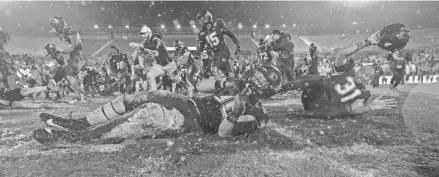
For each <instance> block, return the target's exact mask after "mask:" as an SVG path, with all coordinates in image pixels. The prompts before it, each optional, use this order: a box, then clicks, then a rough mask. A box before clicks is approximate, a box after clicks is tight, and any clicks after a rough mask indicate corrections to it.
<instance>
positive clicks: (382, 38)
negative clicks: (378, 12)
mask: <svg viewBox="0 0 439 177" xmlns="http://www.w3.org/2000/svg"><path fill="white" fill-rule="evenodd" d="M376 35H377V36H376V37H377V38H378V39H379V41H378V44H377V45H378V47H379V48H381V49H384V50H387V51H390V52H394V51H398V50H401V49H403V48H404V47H405V46H406V45H407V43H408V42H409V40H410V30H409V29H408V28H407V26H405V25H404V24H401V23H395V24H391V25H387V26H385V27H384V28H382V29H381V30H379V32H378V33H377V34H376Z"/></svg>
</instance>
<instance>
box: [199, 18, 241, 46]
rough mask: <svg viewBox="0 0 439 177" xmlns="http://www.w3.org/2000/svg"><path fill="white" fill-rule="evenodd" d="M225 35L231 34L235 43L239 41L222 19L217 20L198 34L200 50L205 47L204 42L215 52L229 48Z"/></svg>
mask: <svg viewBox="0 0 439 177" xmlns="http://www.w3.org/2000/svg"><path fill="white" fill-rule="evenodd" d="M224 35H227V36H229V37H230V38H231V39H232V40H233V42H234V43H235V44H236V43H237V41H238V40H237V39H236V37H235V35H234V34H233V33H232V32H231V31H230V30H229V29H227V28H226V27H225V24H224V21H222V20H217V22H215V23H214V24H213V25H212V26H211V28H209V29H206V28H203V29H201V30H200V32H199V33H198V36H197V42H198V49H199V51H201V50H202V49H204V44H208V45H209V47H210V49H212V51H213V52H219V51H222V50H223V49H225V48H227V49H228V47H227V44H226V42H225V40H224Z"/></svg>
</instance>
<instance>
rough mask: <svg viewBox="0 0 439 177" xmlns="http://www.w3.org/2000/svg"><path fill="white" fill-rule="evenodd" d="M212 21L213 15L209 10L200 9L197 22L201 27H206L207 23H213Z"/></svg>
mask: <svg viewBox="0 0 439 177" xmlns="http://www.w3.org/2000/svg"><path fill="white" fill-rule="evenodd" d="M212 21H213V17H212V14H211V13H210V12H209V11H207V10H202V11H200V12H198V15H197V22H198V24H199V25H200V26H201V27H203V28H204V27H206V25H207V24H209V23H211V24H212V23H213V22H212Z"/></svg>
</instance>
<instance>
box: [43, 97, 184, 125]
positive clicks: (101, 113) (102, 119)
mask: <svg viewBox="0 0 439 177" xmlns="http://www.w3.org/2000/svg"><path fill="white" fill-rule="evenodd" d="M148 102H153V103H157V104H161V105H163V106H165V107H169V108H176V109H178V110H179V111H181V112H182V113H185V114H190V110H191V109H190V108H189V105H190V104H189V98H188V97H186V96H183V95H179V94H173V93H171V92H168V91H163V90H156V91H148V92H143V93H137V94H129V95H123V96H120V97H118V98H116V99H115V100H113V101H112V102H110V103H108V104H106V105H104V106H102V107H100V108H98V109H96V110H95V111H93V112H91V113H89V114H88V115H86V116H85V117H82V118H80V119H71V120H66V119H63V118H60V117H57V116H53V115H50V114H47V113H42V114H41V115H40V118H41V120H42V121H43V122H44V123H46V124H47V125H48V126H51V127H57V128H61V129H70V130H84V129H86V128H88V127H90V126H93V125H97V124H103V123H107V122H110V121H112V120H115V119H119V117H121V116H125V114H127V113H132V110H134V109H135V108H137V107H139V106H140V105H143V104H144V103H148ZM188 111H189V112H188Z"/></svg>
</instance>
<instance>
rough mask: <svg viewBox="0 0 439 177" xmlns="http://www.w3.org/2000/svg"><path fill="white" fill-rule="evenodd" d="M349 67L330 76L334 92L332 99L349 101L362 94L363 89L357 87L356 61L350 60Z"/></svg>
mask: <svg viewBox="0 0 439 177" xmlns="http://www.w3.org/2000/svg"><path fill="white" fill-rule="evenodd" d="M347 65H348V67H347V69H346V70H345V71H344V72H341V73H334V74H333V75H332V76H331V77H330V82H331V88H332V94H330V95H331V100H333V101H335V102H342V103H344V102H349V101H351V100H355V99H356V98H357V97H359V96H361V94H362V91H361V89H359V88H357V85H356V82H355V69H354V67H355V62H354V61H353V60H352V59H350V60H348V64H347Z"/></svg>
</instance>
